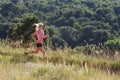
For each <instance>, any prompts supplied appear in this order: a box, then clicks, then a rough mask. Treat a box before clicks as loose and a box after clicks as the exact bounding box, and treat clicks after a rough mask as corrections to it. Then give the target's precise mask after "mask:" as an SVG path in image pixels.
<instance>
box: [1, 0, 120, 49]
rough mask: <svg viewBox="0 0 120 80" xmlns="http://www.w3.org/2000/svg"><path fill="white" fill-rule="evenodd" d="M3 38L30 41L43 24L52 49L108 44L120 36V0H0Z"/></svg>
mask: <svg viewBox="0 0 120 80" xmlns="http://www.w3.org/2000/svg"><path fill="white" fill-rule="evenodd" d="M0 20H1V22H0V37H1V38H6V37H7V36H8V37H9V38H11V39H13V40H19V39H23V40H25V41H28V40H29V39H30V36H29V35H30V34H31V33H32V32H33V30H34V28H33V27H31V25H32V24H34V23H37V22H43V23H44V24H45V25H46V29H47V30H48V33H49V35H50V38H49V39H50V41H51V42H52V44H53V45H58V46H60V45H64V44H65V43H67V44H69V45H70V46H72V47H75V46H79V45H86V44H99V43H103V44H104V43H105V42H107V41H108V40H115V39H116V38H119V37H120V36H119V35H120V1H119V0H1V1H0Z"/></svg>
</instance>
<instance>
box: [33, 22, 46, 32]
mask: <svg viewBox="0 0 120 80" xmlns="http://www.w3.org/2000/svg"><path fill="white" fill-rule="evenodd" d="M41 27H44V24H43V23H38V24H37V26H36V28H35V29H36V31H37V30H39V28H41Z"/></svg>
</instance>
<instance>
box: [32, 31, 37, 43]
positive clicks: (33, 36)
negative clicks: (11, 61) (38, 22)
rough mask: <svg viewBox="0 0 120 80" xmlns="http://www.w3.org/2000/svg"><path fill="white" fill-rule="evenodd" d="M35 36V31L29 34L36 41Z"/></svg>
mask: <svg viewBox="0 0 120 80" xmlns="http://www.w3.org/2000/svg"><path fill="white" fill-rule="evenodd" d="M35 36H36V33H33V34H32V35H31V37H32V39H33V40H34V41H35V42H37V40H36V39H35Z"/></svg>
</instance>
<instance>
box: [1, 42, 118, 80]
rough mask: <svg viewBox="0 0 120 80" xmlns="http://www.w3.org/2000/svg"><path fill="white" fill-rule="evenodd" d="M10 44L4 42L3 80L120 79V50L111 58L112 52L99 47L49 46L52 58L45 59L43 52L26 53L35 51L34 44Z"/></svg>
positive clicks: (49, 55) (2, 47)
mask: <svg viewBox="0 0 120 80" xmlns="http://www.w3.org/2000/svg"><path fill="white" fill-rule="evenodd" d="M8 44H9V43H8ZM8 44H4V43H0V80H119V79H120V76H119V75H120V72H119V71H120V63H119V62H120V56H119V54H120V53H119V52H118V51H116V52H115V55H113V56H112V57H111V55H109V53H108V52H107V53H106V51H107V50H106V51H105V52H104V50H102V49H99V47H98V46H92V48H91V46H89V47H87V48H84V47H77V48H74V49H71V48H68V47H65V48H64V49H61V48H57V49H56V50H52V49H51V48H47V58H48V60H47V62H44V61H43V58H42V54H41V52H39V54H35V55H28V56H23V53H24V51H25V50H31V49H34V47H29V48H28V49H27V48H23V47H21V46H19V47H17V46H16V47H13V46H10V45H8ZM13 45H15V44H14V43H13ZM31 45H32V44H31ZM33 46H34V45H33ZM88 48H90V49H88ZM89 50H90V52H91V53H90V54H89ZM102 52H103V53H102ZM116 54H117V55H116Z"/></svg>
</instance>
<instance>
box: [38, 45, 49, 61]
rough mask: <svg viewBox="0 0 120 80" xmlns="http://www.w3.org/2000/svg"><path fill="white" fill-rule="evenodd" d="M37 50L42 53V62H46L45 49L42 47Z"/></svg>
mask: <svg viewBox="0 0 120 80" xmlns="http://www.w3.org/2000/svg"><path fill="white" fill-rule="evenodd" d="M39 49H40V50H41V52H42V53H43V58H44V60H47V57H46V51H45V48H44V47H40V48H39Z"/></svg>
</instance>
